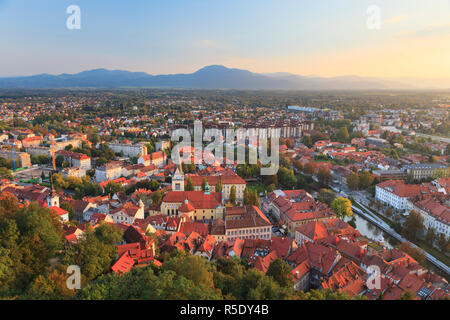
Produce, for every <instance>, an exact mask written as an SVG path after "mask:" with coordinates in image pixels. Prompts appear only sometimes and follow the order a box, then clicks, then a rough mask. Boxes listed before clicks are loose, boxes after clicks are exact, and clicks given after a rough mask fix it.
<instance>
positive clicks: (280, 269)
mask: <svg viewBox="0 0 450 320" xmlns="http://www.w3.org/2000/svg"><path fill="white" fill-rule="evenodd" d="M266 275H268V276H271V277H272V278H273V279H274V280H275V281H276V282H277V283H278V284H279V285H280V286H281V287H291V286H292V285H293V280H292V279H293V278H292V268H291V266H290V265H289V264H287V263H286V262H285V261H283V260H281V259H279V258H278V259H275V260H274V261H272V263H271V264H270V265H269V269H268V270H267V273H266Z"/></svg>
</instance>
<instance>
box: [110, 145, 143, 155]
mask: <svg viewBox="0 0 450 320" xmlns="http://www.w3.org/2000/svg"><path fill="white" fill-rule="evenodd" d="M109 148H110V149H111V150H112V151H114V152H115V153H121V152H123V154H124V155H125V156H127V157H136V156H138V155H139V156H145V155H146V154H147V147H146V146H145V145H144V143H137V144H131V143H129V144H128V143H110V144H109Z"/></svg>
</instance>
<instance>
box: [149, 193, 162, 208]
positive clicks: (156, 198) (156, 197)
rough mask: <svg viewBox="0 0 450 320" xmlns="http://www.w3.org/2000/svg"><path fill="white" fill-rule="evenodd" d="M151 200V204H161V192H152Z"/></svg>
mask: <svg viewBox="0 0 450 320" xmlns="http://www.w3.org/2000/svg"><path fill="white" fill-rule="evenodd" d="M151 198H152V202H153V204H155V205H159V204H160V203H161V201H162V192H161V190H157V191H155V192H153V193H152V196H151Z"/></svg>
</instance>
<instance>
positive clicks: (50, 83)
mask: <svg viewBox="0 0 450 320" xmlns="http://www.w3.org/2000/svg"><path fill="white" fill-rule="evenodd" d="M85 87H94V88H120V87H150V88H187V89H242V90H386V89H415V88H414V87H413V86H410V85H407V84H405V83H400V82H395V81H389V80H380V79H370V78H361V77H357V76H343V77H334V78H322V77H315V76H300V75H294V74H289V73H272V74H259V73H253V72H250V71H247V70H240V69H230V68H227V67H224V66H220V65H212V66H207V67H204V68H202V69H200V70H198V71H196V72H194V73H190V74H172V75H150V74H147V73H145V72H130V71H121V70H106V69H95V70H89V71H83V72H80V73H76V74H60V75H50V74H38V75H34V76H25V77H6V78H0V88H8V89H12V88H85Z"/></svg>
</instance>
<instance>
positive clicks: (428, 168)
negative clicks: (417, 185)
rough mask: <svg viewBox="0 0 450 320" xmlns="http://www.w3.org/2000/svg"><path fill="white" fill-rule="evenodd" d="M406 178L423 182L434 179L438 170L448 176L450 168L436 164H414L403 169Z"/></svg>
mask: <svg viewBox="0 0 450 320" xmlns="http://www.w3.org/2000/svg"><path fill="white" fill-rule="evenodd" d="M403 170H406V173H407V174H408V176H410V177H411V178H412V179H414V180H419V181H420V180H423V179H429V178H432V177H434V175H435V173H436V172H438V171H439V170H445V171H447V173H448V174H450V167H448V166H445V165H442V164H438V163H416V164H411V165H407V166H404V167H403Z"/></svg>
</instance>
